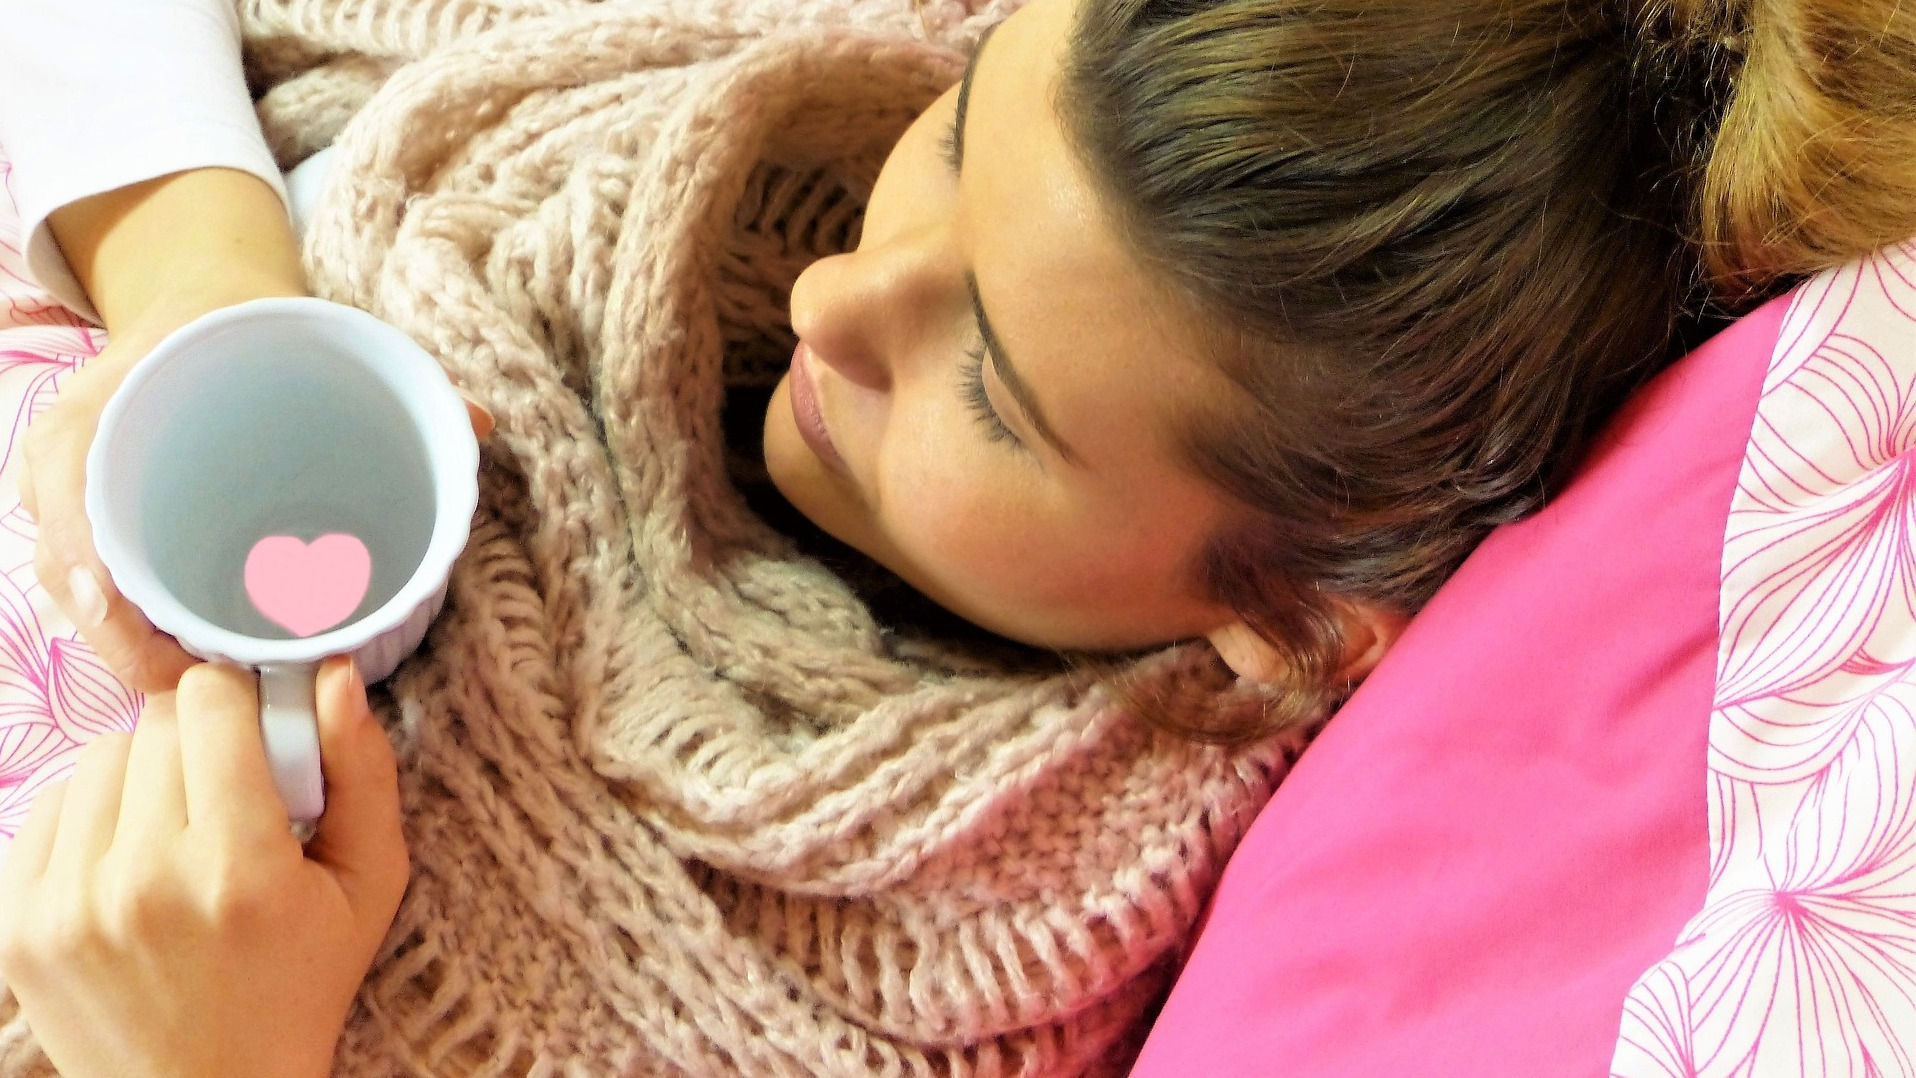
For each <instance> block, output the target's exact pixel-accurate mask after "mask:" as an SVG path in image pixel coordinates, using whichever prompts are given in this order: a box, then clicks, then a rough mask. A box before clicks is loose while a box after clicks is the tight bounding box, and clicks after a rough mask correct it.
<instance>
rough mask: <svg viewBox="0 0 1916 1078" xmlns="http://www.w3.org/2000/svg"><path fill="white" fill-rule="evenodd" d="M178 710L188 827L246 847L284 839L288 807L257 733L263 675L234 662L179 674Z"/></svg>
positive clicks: (208, 665)
mask: <svg viewBox="0 0 1916 1078" xmlns="http://www.w3.org/2000/svg"><path fill="white" fill-rule="evenodd" d="M173 705H174V708H175V710H176V711H177V712H178V714H179V728H180V763H181V773H182V777H183V780H184V781H185V783H186V819H187V824H188V826H190V827H191V828H192V829H194V830H196V831H197V830H200V829H202V828H205V829H207V830H208V831H209V833H211V834H214V835H219V836H222V837H224V838H227V839H231V840H235V841H236V842H238V843H240V844H245V843H247V842H248V841H251V840H256V839H260V838H266V837H274V838H284V837H285V836H286V834H287V831H286V806H285V803H284V802H283V801H282V800H281V799H280V796H279V788H278V787H277V786H275V785H274V784H273V773H272V769H271V768H270V767H269V766H268V765H267V762H266V739H265V736H264V735H263V734H262V733H261V732H260V728H259V679H258V676H257V675H255V674H254V673H253V672H252V671H250V670H243V669H241V668H239V667H237V666H233V665H231V664H229V663H201V664H200V665H198V666H195V667H193V668H192V669H190V670H188V671H187V672H186V673H185V674H183V675H181V677H180V687H179V691H178V693H177V694H176V696H175V698H174V701H173Z"/></svg>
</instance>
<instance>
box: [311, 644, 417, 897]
mask: <svg viewBox="0 0 1916 1078" xmlns="http://www.w3.org/2000/svg"><path fill="white" fill-rule="evenodd" d="M315 695H316V697H317V700H316V701H315V702H316V703H317V704H318V710H319V758H320V770H321V771H322V772H323V773H324V775H325V778H326V809H325V811H324V812H323V813H322V814H321V815H320V818H319V824H318V826H317V828H316V829H315V830H314V832H313V837H312V839H311V841H309V842H308V843H307V844H306V857H307V859H308V860H311V861H315V862H318V863H319V864H321V865H324V866H325V867H326V868H327V869H329V870H330V871H331V872H332V874H333V876H334V877H335V878H336V879H337V880H338V881H339V885H340V887H341V888H342V889H343V890H344V891H345V892H346V897H347V901H348V902H349V903H351V905H352V907H353V909H354V910H355V911H356V912H360V913H364V914H365V915H366V916H367V917H368V918H373V917H377V918H379V919H380V920H379V926H380V928H381V929H382V930H383V929H384V928H385V925H386V923H387V921H389V920H390V919H391V917H392V914H393V911H394V910H396V909H397V908H398V907H399V898H400V896H401V895H402V894H403V893H404V892H405V890H406V878H407V876H408V874H409V872H410V867H409V865H408V863H407V859H406V840H405V836H404V835H403V834H402V833H401V831H400V826H399V769H398V764H397V763H396V762H395V761H394V759H393V749H392V743H391V742H390V741H388V740H387V739H386V731H385V730H383V729H381V728H380V726H379V723H377V722H375V721H374V719H373V714H372V709H371V708H370V707H369V706H368V705H367V703H366V686H365V685H364V684H363V683H362V682H361V680H360V677H359V670H358V668H357V667H356V666H355V665H354V664H353V662H352V660H351V658H350V657H339V658H334V659H329V660H327V662H326V665H325V666H324V668H322V669H321V671H320V675H319V688H318V691H317V692H316V693H315Z"/></svg>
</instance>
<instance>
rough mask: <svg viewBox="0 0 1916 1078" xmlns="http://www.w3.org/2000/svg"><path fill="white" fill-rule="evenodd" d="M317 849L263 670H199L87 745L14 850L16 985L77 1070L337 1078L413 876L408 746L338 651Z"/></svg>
mask: <svg viewBox="0 0 1916 1078" xmlns="http://www.w3.org/2000/svg"><path fill="white" fill-rule="evenodd" d="M318 711H319V728H320V729H319V732H320V746H321V749H320V755H321V759H322V762H323V769H324V772H325V778H326V812H325V815H324V816H322V817H321V818H320V820H319V825H318V830H317V832H316V833H315V834H314V837H313V838H312V839H311V841H310V842H309V843H308V844H307V846H306V847H305V848H304V849H303V850H302V849H301V846H300V843H299V840H298V839H297V838H295V837H294V835H293V834H292V832H291V830H290V829H289V821H288V819H287V815H286V809H285V807H284V806H283V804H282V803H281V801H280V797H279V793H278V791H277V790H276V789H275V787H274V785H273V779H272V774H271V772H270V771H269V770H268V766H267V761H266V751H265V748H264V745H263V741H262V739H261V734H260V727H259V702H258V697H257V695H256V681H255V678H254V676H253V675H251V674H249V673H246V672H244V671H241V670H239V669H237V668H234V667H231V666H223V665H213V664H207V665H201V666H196V667H193V668H191V669H189V670H188V671H187V672H186V674H185V675H184V676H183V677H182V678H181V679H180V681H179V689H178V692H177V693H176V694H165V695H154V696H152V697H150V698H149V699H148V702H147V707H146V710H145V712H144V713H143V714H142V715H141V717H140V721H139V723H138V724H137V726H136V728H135V730H134V732H133V733H132V734H130V735H129V734H124V733H120V734H107V735H103V736H101V737H99V738H98V739H96V740H95V741H93V742H91V743H89V744H88V745H87V747H86V748H84V749H82V750H81V753H80V760H79V765H78V766H77V768H76V769H75V770H74V773H73V775H72V776H71V777H70V778H69V779H67V780H65V781H63V782H59V783H56V784H54V785H53V786H51V787H49V788H48V789H47V790H46V791H45V792H44V793H42V794H41V795H40V797H39V798H38V799H37V800H36V801H35V802H34V803H33V808H32V810H31V812H30V813H29V815H28V817H27V821H26V825H25V827H24V828H23V829H22V830H21V832H20V834H19V837H18V838H17V839H16V840H15V841H14V844H13V846H12V848H11V850H10V851H9V854H8V857H7V860H6V863H5V865H4V866H0V979H4V981H5V982H6V984H7V985H8V986H9V987H10V988H11V989H12V991H13V993H14V995H15V996H17V997H18V999H19V1002H20V1008H21V1011H22V1013H23V1014H24V1015H25V1016H26V1020H27V1024H28V1025H29V1026H30V1027H31V1028H32V1029H33V1033H34V1036H35V1037H36V1038H37V1039H38V1040H39V1042H40V1045H41V1047H42V1048H43V1049H44V1050H45V1051H46V1053H47V1056H48V1057H49V1058H50V1059H51V1060H52V1062H53V1065H54V1066H55V1067H56V1068H58V1069H59V1071H60V1073H61V1074H62V1075H64V1076H65V1078H174V1076H191V1078H242V1076H244V1078H282V1076H285V1078H320V1076H324V1075H329V1074H331V1072H332V1059H333V1053H334V1051H335V1049H336V1048H337V1046H338V1040H339V1035H340V1032H341V1031H342V1030H343V1029H344V1028H345V1022H346V1016H347V1013H348V1011H349V1010H350V1008H351V1005H352V1000H353V996H354V994H355V993H356V992H357V990H358V987H359V984H360V982H361V981H362V980H363V979H364V977H365V974H366V970H367V969H368V968H369V967H370V966H371V964H372V960H373V958H374V956H375V955H376V954H377V953H378V949H379V946H380V943H381V942H382V940H383V939H384V938H385V933H386V931H387V929H388V928H389V927H390V926H391V923H392V918H393V914H394V912H395V911H396V910H397V909H398V906H399V900H400V897H401V896H402V894H403V893H404V891H405V888H406V881H407V877H408V874H409V871H410V870H409V866H408V862H407V855H406V846H405V840H404V838H403V836H402V834H401V831H400V826H399V789H398V779H397V769H396V766H395V762H394V758H393V752H392V747H391V744H390V743H389V742H388V741H387V739H386V734H385V731H384V730H382V729H381V728H380V726H379V724H378V723H377V722H376V721H374V719H373V717H372V714H371V712H370V711H369V709H368V708H367V705H366V696H365V689H364V687H363V686H362V685H361V684H359V680H358V677H357V675H356V673H355V672H354V671H353V669H352V666H351V664H350V663H349V662H347V661H346V660H345V659H343V658H338V659H333V660H329V661H328V662H327V663H326V664H325V665H324V666H323V667H322V670H321V674H320V680H319V687H318Z"/></svg>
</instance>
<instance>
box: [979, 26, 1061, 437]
mask: <svg viewBox="0 0 1916 1078" xmlns="http://www.w3.org/2000/svg"><path fill="white" fill-rule="evenodd" d="M1000 25H1002V24H1001V23H993V24H992V25H991V26H989V27H987V28H986V29H985V32H984V33H983V34H981V35H979V37H978V43H977V44H976V45H974V46H973V47H972V50H971V57H970V58H969V59H967V60H966V61H965V78H964V82H963V83H961V84H960V85H959V87H958V114H957V116H956V117H955V118H954V121H953V122H954V125H955V126H956V128H957V131H958V137H957V139H956V140H955V146H954V148H955V150H956V151H957V152H956V153H954V154H953V155H952V156H954V157H955V158H957V164H958V166H959V168H960V169H962V168H963V167H964V164H965V114H966V111H967V106H968V105H969V104H970V102H971V77H972V75H973V74H974V73H976V72H977V70H978V57H980V56H982V55H983V54H984V51H985V42H987V41H990V40H991V35H992V32H993V31H995V30H997V29H998V27H999V26H1000ZM965 288H966V290H967V291H969V292H970V293H971V313H972V314H973V316H975V317H976V318H977V319H978V332H979V334H980V335H982V336H983V337H984V339H985V353H986V354H987V355H989V356H990V357H991V369H992V370H995V371H997V372H998V380H999V381H1000V382H1003V383H1004V385H1005V388H1006V389H1007V390H1009V391H1010V392H1011V399H1012V402H1013V403H1015V404H1016V405H1017V406H1018V410H1019V411H1020V412H1023V413H1024V417H1025V422H1026V423H1027V424H1029V425H1030V426H1031V429H1032V430H1035V431H1037V432H1038V437H1040V438H1043V439H1044V440H1045V443H1046V444H1047V445H1049V446H1051V448H1052V449H1053V450H1054V451H1056V452H1057V454H1058V455H1059V456H1060V457H1063V458H1064V459H1065V460H1066V461H1068V462H1070V463H1072V464H1075V465H1078V466H1080V467H1082V466H1083V464H1084V458H1082V457H1080V456H1079V455H1078V452H1077V450H1074V449H1072V448H1071V446H1070V445H1069V444H1067V443H1066V442H1065V440H1064V439H1063V438H1061V437H1059V435H1058V432H1057V429H1056V428H1054V427H1053V426H1052V425H1051V422H1050V421H1049V420H1047V419H1046V418H1045V414H1044V409H1043V408H1041V407H1039V405H1038V396H1037V394H1035V393H1033V392H1032V391H1031V384H1030V383H1029V382H1026V381H1025V380H1024V378H1023V377H1022V376H1021V375H1019V373H1018V368H1017V367H1015V366H1013V365H1012V362H1011V355H1010V353H1008V352H1006V351H1005V344H1004V342H1003V341H1002V340H1000V339H999V338H998V333H997V331H996V330H994V329H993V328H992V326H991V319H990V318H989V317H987V316H986V315H985V301H984V297H983V296H981V295H980V294H979V292H978V276H977V274H975V273H973V272H972V271H971V270H969V269H967V270H965Z"/></svg>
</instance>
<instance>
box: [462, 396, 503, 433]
mask: <svg viewBox="0 0 1916 1078" xmlns="http://www.w3.org/2000/svg"><path fill="white" fill-rule="evenodd" d="M459 395H460V396H461V397H465V400H466V418H467V419H468V420H470V421H471V422H472V435H473V437H475V438H477V439H479V440H480V441H482V442H483V441H485V440H486V439H487V438H488V437H491V435H492V430H493V427H494V425H495V424H494V423H493V419H492V412H490V411H489V410H487V408H486V406H485V405H483V404H480V403H479V402H478V401H476V400H473V399H472V398H471V397H467V396H466V393H465V391H464V390H460V391H459Z"/></svg>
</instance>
